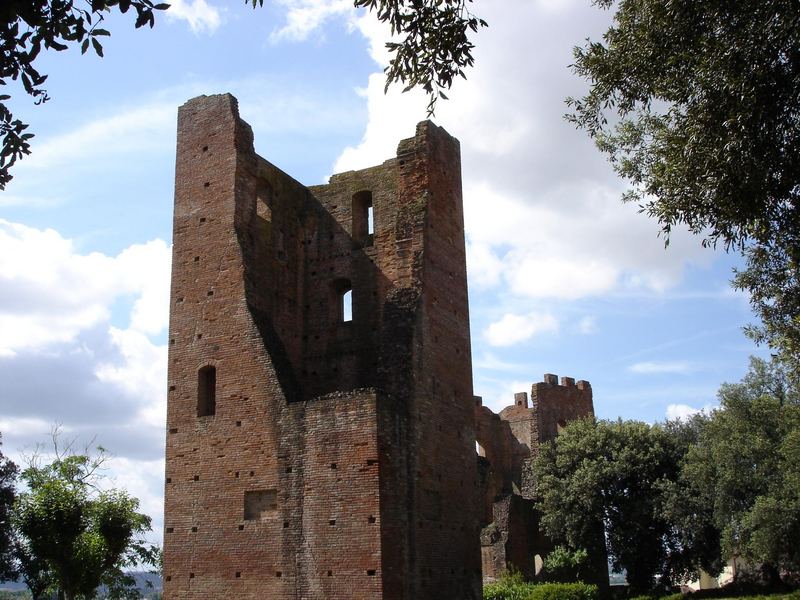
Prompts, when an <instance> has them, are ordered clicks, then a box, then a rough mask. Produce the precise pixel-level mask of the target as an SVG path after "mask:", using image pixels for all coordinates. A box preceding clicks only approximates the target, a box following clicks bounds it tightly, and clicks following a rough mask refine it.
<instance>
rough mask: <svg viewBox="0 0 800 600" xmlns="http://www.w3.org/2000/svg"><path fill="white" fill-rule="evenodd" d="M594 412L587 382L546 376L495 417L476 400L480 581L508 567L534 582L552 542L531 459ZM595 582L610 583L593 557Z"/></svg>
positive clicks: (603, 567)
mask: <svg viewBox="0 0 800 600" xmlns="http://www.w3.org/2000/svg"><path fill="white" fill-rule="evenodd" d="M592 414H594V406H593V403H592V386H591V385H590V384H589V382H588V381H578V382H577V383H576V382H575V380H574V379H573V378H572V377H562V378H561V383H560V384H559V381H558V377H557V376H555V375H552V374H549V373H548V374H546V375H545V376H544V381H541V382H538V383H534V384H533V386H532V387H531V402H530V405H529V404H528V394H527V393H526V392H520V393H518V394H514V404H512V405H511V406H507V407H505V408H504V409H503V410H501V411H500V413H498V414H495V413H494V412H492V411H491V410H490V409H489V408H488V407H486V406H483V402H482V401H481V398H479V397H476V398H475V430H476V431H475V433H476V436H477V443H478V448H479V458H478V466H479V472H480V477H479V480H480V495H481V498H482V505H481V506H482V514H481V527H482V530H481V561H482V570H483V579H484V581H486V582H488V581H493V580H495V579H496V578H497V577H498V576H499V575H500V574H502V573H504V572H505V571H506V570H508V569H515V570H517V571H520V572H521V573H522V574H523V575H525V576H526V577H528V578H530V579H533V578H535V577H536V575H538V574H539V570H540V569H541V560H542V559H543V558H544V557H545V556H546V555H547V554H548V553H549V552H550V551H551V550H552V543H551V542H550V540H548V539H547V537H546V536H544V535H543V534H542V533H541V532H540V531H539V518H540V515H539V513H538V512H537V511H536V510H535V508H534V494H535V480H534V475H533V464H532V463H533V459H534V458H535V457H536V455H537V454H538V451H539V446H540V444H543V443H545V442H549V441H551V440H554V439H555V438H556V436H557V435H558V434H559V432H560V431H561V428H562V427H564V426H566V424H567V423H568V422H569V421H573V420H575V419H579V418H581V417H585V416H588V415H592ZM590 558H591V561H592V569H591V570H592V576H593V580H594V582H595V583H597V584H599V585H601V586H607V585H608V570H607V564H606V562H607V557H606V556H605V555H599V556H592V557H590Z"/></svg>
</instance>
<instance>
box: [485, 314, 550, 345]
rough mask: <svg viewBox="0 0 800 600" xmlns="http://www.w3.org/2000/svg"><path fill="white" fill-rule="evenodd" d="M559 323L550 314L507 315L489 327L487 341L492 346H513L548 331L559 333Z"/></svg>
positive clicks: (486, 334)
mask: <svg viewBox="0 0 800 600" xmlns="http://www.w3.org/2000/svg"><path fill="white" fill-rule="evenodd" d="M557 330H558V321H557V320H556V318H555V317H554V316H553V315H551V314H549V313H537V312H532V313H528V314H526V315H514V314H505V315H503V317H502V318H501V319H500V320H499V321H496V322H495V323H492V324H491V325H489V327H488V328H487V329H486V332H485V334H484V335H485V338H486V341H487V342H489V344H490V345H492V346H513V345H514V344H517V343H519V342H523V341H525V340H528V339H530V338H532V337H533V336H535V335H536V334H539V333H543V332H546V331H557Z"/></svg>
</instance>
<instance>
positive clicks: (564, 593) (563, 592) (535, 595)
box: [525, 583, 598, 600]
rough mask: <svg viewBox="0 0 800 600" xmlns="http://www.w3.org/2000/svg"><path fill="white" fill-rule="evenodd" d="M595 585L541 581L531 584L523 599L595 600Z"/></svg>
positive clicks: (596, 595) (596, 594) (596, 597)
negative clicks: (538, 583)
mask: <svg viewBox="0 0 800 600" xmlns="http://www.w3.org/2000/svg"><path fill="white" fill-rule="evenodd" d="M597 599H598V593H597V586H596V585H589V584H588V583H542V584H540V585H533V586H531V593H530V595H529V596H528V597H527V598H526V599H525V600H597Z"/></svg>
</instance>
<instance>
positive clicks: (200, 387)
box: [197, 365, 217, 417]
mask: <svg viewBox="0 0 800 600" xmlns="http://www.w3.org/2000/svg"><path fill="white" fill-rule="evenodd" d="M216 412H217V369H216V368H215V367H212V366H211V365H208V366H205V367H203V368H202V369H200V370H199V371H198V372H197V416H198V417H210V416H212V415H214V414H216Z"/></svg>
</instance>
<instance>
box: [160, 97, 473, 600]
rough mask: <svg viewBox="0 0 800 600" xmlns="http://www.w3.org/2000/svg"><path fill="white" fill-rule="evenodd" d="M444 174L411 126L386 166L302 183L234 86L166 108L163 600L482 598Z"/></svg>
mask: <svg viewBox="0 0 800 600" xmlns="http://www.w3.org/2000/svg"><path fill="white" fill-rule="evenodd" d="M459 169H460V167H459V156H458V143H457V142H456V141H455V140H454V139H453V138H451V137H450V136H448V135H447V134H446V133H445V132H444V131H443V130H441V129H439V128H437V127H435V126H433V125H431V124H429V123H423V124H420V126H419V127H418V131H417V136H416V137H415V138H411V139H409V140H405V141H403V142H402V143H401V145H400V149H399V153H398V158H397V159H391V160H389V161H386V163H384V164H383V165H381V166H379V167H373V168H371V169H365V170H363V171H358V172H349V173H345V174H342V175H339V176H334V177H333V178H332V179H331V182H330V183H329V184H328V185H325V186H315V187H313V188H305V187H304V186H302V185H300V184H299V183H297V182H296V181H294V180H293V179H291V178H290V177H289V176H288V175H286V174H284V173H282V172H281V171H280V170H278V169H277V168H276V167H274V166H273V165H271V164H270V163H268V162H267V161H265V160H264V159H262V158H260V157H258V156H257V155H256V154H255V153H254V151H253V147H252V133H251V131H250V128H249V126H247V124H246V123H244V122H243V121H241V120H240V119H239V118H238V110H237V107H236V101H235V99H233V98H232V97H231V96H229V95H223V96H211V97H200V98H196V99H194V100H192V101H190V102H188V103H187V104H186V105H184V106H183V107H181V109H180V111H179V119H178V150H177V167H176V192H175V217H174V246H173V280H172V292H171V294H172V295H171V301H172V310H171V316H170V356H169V386H170V387H169V395H168V398H169V399H168V416H167V423H168V425H167V426H168V430H169V431H168V434H167V466H166V475H167V484H166V500H165V528H166V530H165V538H164V540H165V541H164V559H165V568H164V576H165V584H164V585H165V587H164V590H165V598H170V599H172V598H278V599H279V598H296V597H303V598H326V599H335V598H359V599H360V598H364V599H367V598H369V599H377V598H387V599H388V598H397V599H398V600H400V599H402V600H412V599H415V600H416V599H424V598H431V599H432V598H459V599H461V598H477V597H479V594H480V590H479V582H480V562H479V561H480V555H479V548H478V530H477V525H478V523H477V517H476V515H477V513H478V506H479V503H478V502H477V496H476V481H475V479H476V468H475V459H474V446H473V444H474V440H475V436H474V425H473V420H472V389H471V387H472V386H471V365H470V362H469V357H470V347H469V330H468V312H467V296H466V273H465V263H464V238H463V216H462V215H461V190H460V171H459ZM365 191H370V192H371V193H372V202H373V206H374V218H375V233H374V236H372V238H371V239H368V238H366V237H365V236H364V235H363V232H359V231H355V234H356V235H355V236H354V235H353V234H354V229H353V215H352V203H353V197H354V196H355V195H357V194H359V193H362V192H365ZM358 197H360V198H363V195H362V196H358ZM356 229H357V228H356ZM345 282H346V283H347V284H348V285H350V286H352V290H353V292H352V293H353V320H352V322H347V323H345V322H342V320H341V316H340V313H339V304H338V303H339V292H340V290H341V289H342V288H341V286H342V285H344V283H345ZM209 366H213V367H214V368H215V369H216V387H215V398H216V406H215V411H214V414H212V415H209V416H198V410H197V409H198V405H197V398H198V371H199V369H201V368H203V367H206V368H207V367H209ZM246 504H247V507H246V506H245V505H246Z"/></svg>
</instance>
